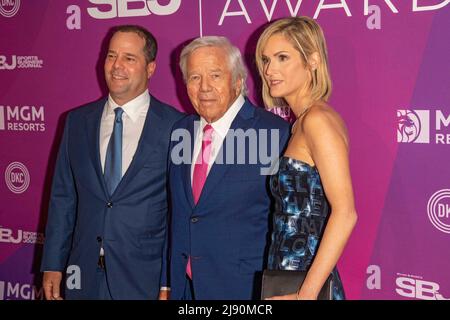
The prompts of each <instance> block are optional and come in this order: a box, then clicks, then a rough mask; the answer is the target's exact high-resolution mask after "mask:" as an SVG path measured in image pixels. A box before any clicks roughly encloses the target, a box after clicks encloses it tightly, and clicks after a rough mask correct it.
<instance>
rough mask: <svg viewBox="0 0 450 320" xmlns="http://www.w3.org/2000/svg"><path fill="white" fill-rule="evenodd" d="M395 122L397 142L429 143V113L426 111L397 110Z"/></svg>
mask: <svg viewBox="0 0 450 320" xmlns="http://www.w3.org/2000/svg"><path fill="white" fill-rule="evenodd" d="M397 121H398V126H397V142H405V143H409V142H414V143H429V142H430V112H429V111H428V110H398V111H397Z"/></svg>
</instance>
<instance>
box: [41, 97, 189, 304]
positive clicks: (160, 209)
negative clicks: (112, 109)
mask: <svg viewBox="0 0 450 320" xmlns="http://www.w3.org/2000/svg"><path fill="white" fill-rule="evenodd" d="M105 103H106V99H102V100H100V101H97V102H94V103H90V104H87V105H85V106H83V107H80V108H77V109H75V110H73V111H71V112H70V113H69V114H68V116H67V120H66V124H65V128H64V135H63V139H62V142H61V146H60V149H59V153H58V159H57V163H56V169H55V173H54V177H53V185H52V192H51V198H50V207H49V215H48V222H47V227H46V239H45V243H44V255H43V260H42V264H41V270H42V271H64V270H65V268H66V267H67V266H70V265H74V266H76V268H77V267H78V268H79V269H78V270H79V271H80V275H81V278H80V280H81V287H75V288H73V289H69V288H67V287H66V290H65V292H66V298H67V299H95V298H97V294H98V283H97V281H96V274H97V261H98V257H99V250H100V244H101V242H103V247H104V249H105V260H106V273H107V281H108V285H109V288H110V292H111V295H112V298H113V299H156V298H157V297H158V293H159V288H160V277H161V265H162V260H163V259H162V255H163V248H164V246H165V239H166V230H167V228H166V227H167V215H168V202H167V161H168V153H169V144H170V133H171V130H172V127H173V125H174V123H175V122H176V121H177V120H179V119H180V118H182V116H183V115H182V114H181V113H180V112H178V111H177V110H175V109H174V108H172V107H170V106H168V105H166V104H164V103H161V102H160V101H158V100H157V99H156V98H154V97H151V102H150V108H149V110H148V113H147V117H146V120H145V124H144V128H143V131H142V134H141V137H140V140H139V144H138V148H137V150H136V153H135V155H134V158H133V160H132V162H131V164H130V167H129V168H128V170H127V171H126V173H125V175H124V176H123V178H122V180H121V181H120V184H119V185H118V186H117V188H116V190H115V191H114V193H113V194H112V195H109V194H108V191H107V188H106V185H105V181H104V178H103V173H102V168H101V163H100V151H99V131H100V121H101V116H102V112H103V108H104V105H105ZM71 270H77V269H71ZM74 279H75V278H74ZM74 279H72V280H74ZM72 284H76V281H74V282H73V283H72Z"/></svg>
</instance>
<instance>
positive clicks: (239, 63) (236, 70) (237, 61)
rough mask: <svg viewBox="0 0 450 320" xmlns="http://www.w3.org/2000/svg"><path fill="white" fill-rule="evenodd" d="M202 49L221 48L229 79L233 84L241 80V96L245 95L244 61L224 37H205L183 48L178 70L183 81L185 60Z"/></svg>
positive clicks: (185, 75) (236, 49)
mask: <svg viewBox="0 0 450 320" xmlns="http://www.w3.org/2000/svg"><path fill="white" fill-rule="evenodd" d="M203 47H216V48H222V49H223V50H224V51H225V54H226V55H227V57H228V67H229V68H230V71H231V79H232V81H233V84H236V81H237V80H238V79H241V80H242V88H241V94H242V95H243V96H246V95H247V83H246V82H247V68H246V67H245V64H244V60H243V59H242V55H241V52H240V51H239V49H238V48H236V47H235V46H233V45H232V44H231V42H230V41H229V40H228V39H227V38H225V37H218V36H207V37H200V38H197V39H194V40H193V41H191V42H190V43H189V44H188V45H187V46H186V47H184V48H183V50H182V51H181V54H180V68H181V72H182V73H183V79H184V81H185V82H186V80H187V59H188V58H189V55H190V54H191V53H192V52H194V51H195V50H196V49H198V48H203Z"/></svg>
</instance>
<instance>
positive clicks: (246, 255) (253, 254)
mask: <svg viewBox="0 0 450 320" xmlns="http://www.w3.org/2000/svg"><path fill="white" fill-rule="evenodd" d="M263 262H264V248H262V249H259V248H254V247H248V248H241V249H240V250H239V273H242V274H255V273H256V272H258V271H261V270H262V268H263Z"/></svg>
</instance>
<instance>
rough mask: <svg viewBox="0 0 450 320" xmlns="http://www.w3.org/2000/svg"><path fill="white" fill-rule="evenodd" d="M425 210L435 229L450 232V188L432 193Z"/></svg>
mask: <svg viewBox="0 0 450 320" xmlns="http://www.w3.org/2000/svg"><path fill="white" fill-rule="evenodd" d="M427 212H428V218H429V219H430V221H431V223H432V224H433V226H434V227H435V228H436V229H438V230H439V231H442V232H445V233H450V189H443V190H439V191H437V192H436V193H434V194H433V195H432V196H431V198H430V200H429V201H428V205H427Z"/></svg>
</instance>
